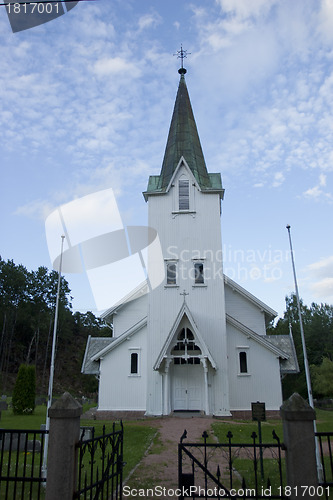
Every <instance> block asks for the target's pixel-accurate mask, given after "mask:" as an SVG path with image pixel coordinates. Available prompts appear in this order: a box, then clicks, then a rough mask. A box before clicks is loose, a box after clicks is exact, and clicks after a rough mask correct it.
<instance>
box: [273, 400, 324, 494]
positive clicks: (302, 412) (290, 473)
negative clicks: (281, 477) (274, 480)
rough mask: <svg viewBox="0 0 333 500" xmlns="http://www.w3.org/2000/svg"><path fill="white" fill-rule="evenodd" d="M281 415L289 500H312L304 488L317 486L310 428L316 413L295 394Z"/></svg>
mask: <svg viewBox="0 0 333 500" xmlns="http://www.w3.org/2000/svg"><path fill="white" fill-rule="evenodd" d="M280 413H281V417H282V420H283V439H284V444H285V446H286V452H285V453H286V468H287V485H288V487H290V488H291V491H290V492H291V496H290V499H291V500H297V499H298V498H303V499H311V498H312V500H313V495H312V496H311V495H310V494H309V493H311V491H310V492H309V490H306V489H305V488H304V487H306V486H315V487H316V486H318V478H317V462H316V449H315V434H314V426H313V421H314V420H315V418H316V412H315V410H314V409H313V408H311V406H310V405H309V404H308V403H307V402H306V401H305V400H304V399H303V398H302V397H301V396H300V395H299V394H297V393H294V394H293V395H292V396H291V397H290V398H289V399H288V400H287V401H285V402H284V403H283V405H282V406H281V408H280ZM302 487H303V488H302ZM303 493H304V494H303ZM288 496H289V495H288Z"/></svg>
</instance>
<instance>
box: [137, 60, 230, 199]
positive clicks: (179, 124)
mask: <svg viewBox="0 0 333 500" xmlns="http://www.w3.org/2000/svg"><path fill="white" fill-rule="evenodd" d="M185 72H186V70H185V69H183V68H182V69H181V70H179V73H180V75H181V77H180V82H179V87H178V92H177V97H176V102H175V106H174V110H173V115H172V119H171V124H170V129H169V135H168V140H167V145H166V148H165V153H164V159H163V164H162V169H161V173H160V175H154V176H150V178H149V182H148V188H147V191H146V193H144V195H145V198H146V199H147V197H146V195H147V194H150V193H151V194H153V193H154V194H158V193H161V194H162V193H163V192H165V191H166V189H167V187H168V185H169V183H170V180H171V178H172V176H173V174H174V172H175V170H176V168H177V166H178V164H179V161H180V159H181V157H182V156H183V157H184V158H185V160H186V163H187V164H188V166H189V168H190V169H191V171H192V173H193V175H194V177H195V179H196V181H197V183H198V185H199V186H200V189H201V190H203V191H220V192H221V197H222V196H223V188H222V182H221V175H220V174H209V173H208V172H207V167H206V162H205V158H204V155H203V152H202V148H201V144H200V139H199V134H198V130H197V126H196V123H195V119H194V115H193V110H192V106H191V101H190V97H189V94H188V91H187V86H186V82H185V76H184V75H185Z"/></svg>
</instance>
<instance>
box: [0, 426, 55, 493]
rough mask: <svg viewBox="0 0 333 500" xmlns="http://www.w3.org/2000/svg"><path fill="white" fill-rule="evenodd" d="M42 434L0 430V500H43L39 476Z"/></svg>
mask: <svg viewBox="0 0 333 500" xmlns="http://www.w3.org/2000/svg"><path fill="white" fill-rule="evenodd" d="M47 433H48V431H46V430H38V431H32V430H16V429H15V430H14V429H0V450H1V451H0V498H1V499H3V500H7V499H10V500H16V499H21V500H27V499H29V500H39V499H40V498H44V493H45V491H44V490H45V483H46V477H45V475H43V474H42V465H43V449H44V442H45V435H46V434H47Z"/></svg>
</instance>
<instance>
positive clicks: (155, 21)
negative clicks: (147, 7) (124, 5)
mask: <svg viewBox="0 0 333 500" xmlns="http://www.w3.org/2000/svg"><path fill="white" fill-rule="evenodd" d="M161 22H162V18H161V16H159V15H158V14H157V13H154V14H145V15H144V16H142V17H140V19H139V21H138V24H139V29H140V31H141V30H144V29H148V28H151V27H153V28H155V27H156V26H158V25H159V24H161Z"/></svg>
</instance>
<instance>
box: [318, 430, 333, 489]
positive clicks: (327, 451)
mask: <svg viewBox="0 0 333 500" xmlns="http://www.w3.org/2000/svg"><path fill="white" fill-rule="evenodd" d="M315 435H316V437H317V439H318V446H319V453H320V461H321V465H322V474H321V475H322V480H321V481H320V485H321V486H322V487H323V488H324V491H325V494H326V498H329V488H331V487H333V457H332V439H333V432H316V433H315Z"/></svg>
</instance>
